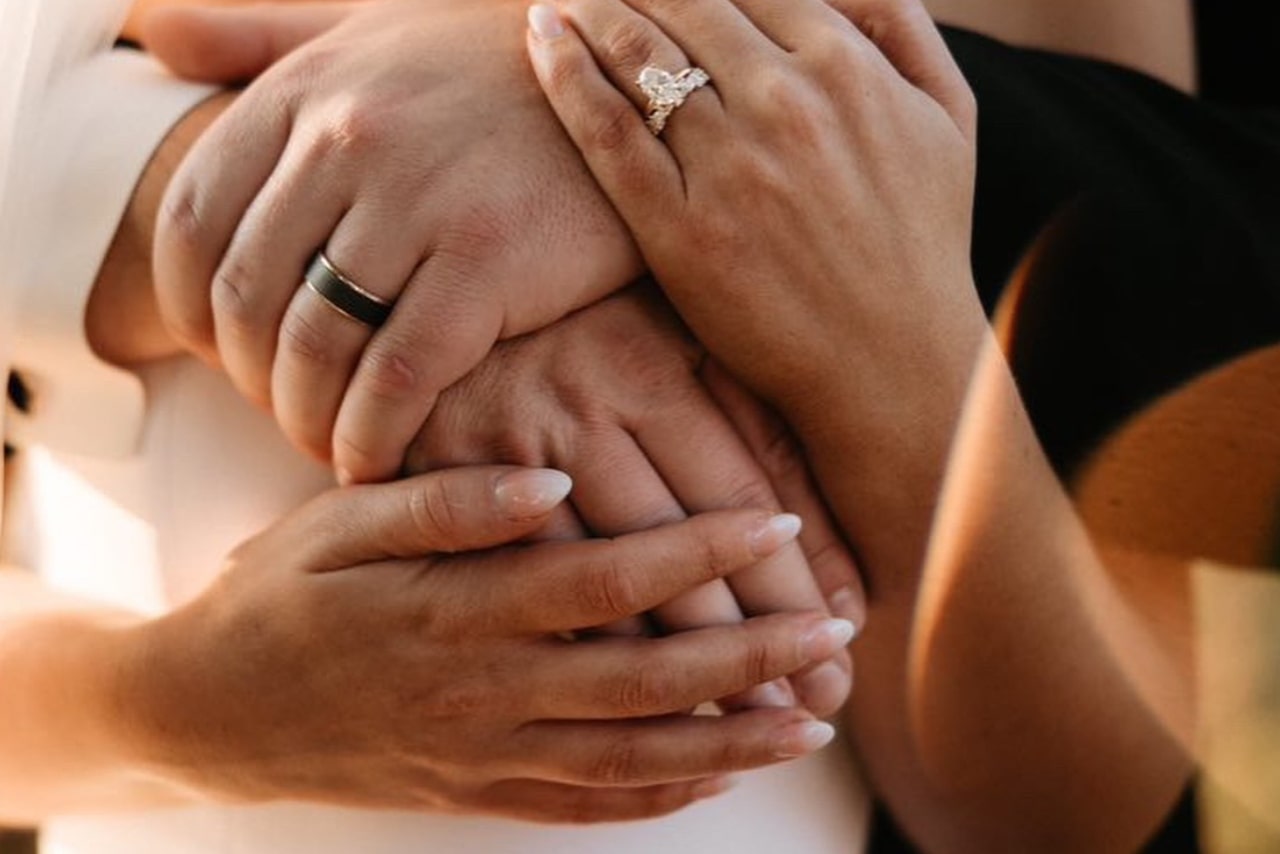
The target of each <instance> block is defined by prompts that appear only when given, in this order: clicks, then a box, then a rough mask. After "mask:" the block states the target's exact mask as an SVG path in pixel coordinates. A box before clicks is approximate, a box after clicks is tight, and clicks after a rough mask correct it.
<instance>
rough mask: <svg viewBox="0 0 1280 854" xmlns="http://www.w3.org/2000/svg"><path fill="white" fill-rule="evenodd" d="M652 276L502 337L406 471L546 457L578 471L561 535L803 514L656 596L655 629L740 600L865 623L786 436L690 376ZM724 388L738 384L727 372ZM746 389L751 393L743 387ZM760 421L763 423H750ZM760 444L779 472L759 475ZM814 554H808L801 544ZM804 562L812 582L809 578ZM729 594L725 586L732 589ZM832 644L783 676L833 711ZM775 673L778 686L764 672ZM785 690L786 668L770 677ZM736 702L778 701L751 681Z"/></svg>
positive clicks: (759, 608)
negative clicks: (776, 534)
mask: <svg viewBox="0 0 1280 854" xmlns="http://www.w3.org/2000/svg"><path fill="white" fill-rule="evenodd" d="M653 290H654V289H652V288H651V287H644V286H636V287H632V288H630V289H628V290H627V291H625V292H623V293H622V294H618V295H615V296H613V297H610V298H608V299H606V300H604V301H603V302H601V303H599V304H597V305H594V306H591V307H590V308H587V309H584V310H582V311H580V312H577V313H576V314H573V315H571V316H570V317H568V318H566V319H564V320H562V321H560V322H558V323H556V324H555V325H553V326H551V327H548V328H547V329H544V330H542V331H541V332H538V333H536V334H533V335H529V336H523V337H521V338H518V339H514V340H512V341H507V342H504V343H502V344H500V345H498V347H496V348H495V349H494V351H493V353H491V354H490V356H489V358H487V359H486V360H485V361H484V362H483V363H482V364H481V365H480V367H479V368H477V369H476V370H475V371H473V372H472V373H470V374H469V375H468V376H467V377H466V378H465V379H463V380H462V381H461V382H460V383H458V384H457V385H455V386H453V387H452V388H450V389H448V390H447V391H446V392H445V393H444V394H443V395H441V397H440V401H439V403H438V404H437V405H436V409H435V411H434V412H433V414H432V416H431V418H430V419H429V420H428V422H427V424H426V426H425V427H424V428H423V430H422V432H421V433H420V434H419V435H418V437H417V439H416V440H415V441H414V444H413V445H412V446H411V447H410V450H409V455H408V457H407V459H406V464H407V466H408V468H409V469H410V470H412V471H429V470H432V469H437V468H441V467H446V466H454V465H459V464H464V463H477V462H486V463H494V462H497V463H512V464H518V465H534V466H553V467H556V468H559V469H561V470H562V471H565V472H567V473H568V474H570V475H571V476H572V477H573V479H574V484H575V487H574V498H573V506H574V508H575V509H576V511H577V512H576V519H574V518H570V519H562V520H560V525H559V527H560V535H561V536H570V537H572V536H582V534H583V526H584V525H585V529H586V530H588V531H590V532H591V533H592V534H595V535H597V536H616V535H620V534H625V533H630V532H633V531H641V530H647V529H650V528H653V527H655V526H658V525H662V524H665V523H670V522H673V521H677V520H680V519H683V518H685V516H686V514H694V513H699V512H703V511H707V510H713V509H717V510H718V509H726V508H738V507H743V508H747V507H749V508H753V509H760V510H769V511H773V512H777V511H780V510H781V509H782V507H783V506H784V505H783V504H782V503H780V501H779V495H778V494H776V493H775V485H776V486H777V488H778V489H779V491H783V490H785V497H786V499H787V503H786V505H785V506H786V507H787V508H788V509H789V510H792V511H794V512H800V513H803V514H804V519H805V526H804V530H803V533H802V534H801V543H800V545H801V546H802V547H803V548H804V551H802V550H801V548H798V547H796V546H794V545H789V546H786V547H784V548H783V549H782V550H780V551H779V552H778V553H777V554H776V555H774V556H773V557H771V558H769V559H767V560H764V561H761V562H760V563H759V564H757V565H756V566H753V567H750V568H748V569H745V570H743V571H741V572H738V573H734V574H733V575H732V576H730V577H729V579H728V580H727V584H726V582H722V581H717V582H714V583H712V584H710V585H707V586H705V587H703V588H701V589H699V590H697V591H693V592H692V593H689V594H686V595H683V596H681V597H679V598H678V599H676V600H674V601H671V602H668V603H665V604H663V605H662V606H660V607H658V608H657V609H656V610H655V612H654V616H656V618H657V620H658V623H659V624H660V626H661V628H663V629H664V630H666V631H672V632H674V631H681V630H686V629H693V628H701V627H705V626H709V625H717V624H726V623H736V622H738V621H740V620H741V619H743V614H744V613H745V614H748V615H761V614H772V613H776V612H779V611H812V610H818V611H821V610H825V609H826V608H827V601H828V600H830V601H833V602H834V603H835V604H836V605H838V606H840V608H841V610H840V611H838V612H837V615H838V616H841V617H847V618H849V619H851V620H853V621H854V622H855V624H857V625H861V624H862V622H863V621H864V619H865V614H864V608H865V602H864V598H863V595H862V588H861V585H860V584H859V581H858V576H857V572H856V570H855V568H854V564H853V560H852V558H851V557H850V555H849V552H848V550H847V549H846V548H845V547H844V544H843V542H842V541H841V538H840V536H839V534H838V533H836V531H835V528H834V525H833V523H832V522H831V520H830V518H829V516H828V514H827V511H826V508H825V506H824V505H823V503H822V500H821V498H819V497H818V495H817V492H816V489H815V488H814V486H813V484H812V482H811V481H810V479H809V477H808V470H807V468H806V467H805V464H804V460H803V458H802V457H801V455H800V453H799V451H798V450H797V448H796V447H795V445H794V444H793V443H791V442H789V441H787V440H786V439H785V437H782V436H779V434H777V433H774V434H772V435H769V434H767V433H766V434H765V435H766V438H763V439H762V440H761V441H760V443H759V444H758V445H757V446H756V448H761V449H767V450H762V451H761V453H760V458H757V456H756V454H755V453H754V451H755V450H756V448H753V447H752V446H751V445H750V444H749V443H747V442H745V441H744V440H743V438H742V436H741V435H740V434H739V431H738V430H737V429H735V425H734V423H732V422H731V421H730V420H729V419H728V418H727V417H726V415H725V413H724V412H723V411H722V410H721V407H720V406H718V405H717V401H716V400H715V399H714V398H713V397H712V395H711V393H710V392H709V391H708V389H707V388H706V387H705V386H704V385H703V383H702V382H701V381H700V379H699V376H698V371H699V366H700V365H702V363H703V361H704V359H703V354H702V351H701V348H699V347H698V346H697V345H696V344H695V343H694V342H692V341H691V340H690V339H689V338H688V337H687V335H686V334H685V333H684V330H683V329H682V327H681V326H680V324H679V321H678V320H676V319H675V318H674V316H673V315H672V313H671V311H670V309H669V307H668V306H667V305H666V302H665V300H663V299H662V298H661V296H660V295H658V294H655V293H654V292H653ZM717 388H722V389H723V394H724V395H725V396H726V397H728V396H732V395H733V391H732V389H730V388H727V387H725V384H724V383H718V384H717ZM743 398H746V399H745V400H744V399H743ZM733 402H734V404H735V405H734V408H733V411H734V412H735V413H736V414H737V415H738V418H739V419H740V420H744V421H747V420H750V421H751V422H752V425H756V424H759V423H760V421H761V418H760V417H759V416H758V415H757V414H756V413H758V410H759V405H758V404H755V405H754V406H752V403H753V402H752V401H751V400H750V398H749V397H748V396H745V395H742V394H741V393H740V392H739V394H738V396H737V397H736V398H734V401H733ZM755 435H760V431H759V430H757V431H756V434H755ZM761 459H764V460H767V461H769V464H770V469H771V472H772V473H773V474H775V475H777V481H776V484H773V483H771V482H770V471H766V470H765V468H764V466H763V465H762V463H761V461H760V460H761ZM806 552H807V553H809V554H812V555H813V556H814V564H815V566H814V569H813V570H811V569H810V567H809V564H808V563H807V562H806V560H805V553H806ZM815 577H816V580H817V581H820V582H821V584H819V583H815ZM735 597H736V599H735ZM850 674H851V670H850V663H849V659H848V656H847V655H846V654H845V653H844V652H843V651H842V652H841V653H840V654H839V655H838V656H837V657H836V658H835V659H833V660H832V661H831V662H830V663H828V664H827V665H825V666H821V667H818V668H816V669H813V670H811V671H806V672H804V673H802V674H799V675H797V677H795V678H794V679H793V680H792V684H793V685H794V687H795V694H796V695H797V696H798V698H799V700H800V701H801V703H802V704H803V705H804V706H805V707H806V708H808V709H809V711H811V712H813V713H814V714H816V715H819V716H825V715H829V714H832V713H834V712H835V711H836V710H837V709H838V708H839V707H840V706H841V705H842V704H843V703H844V701H845V699H846V698H847V696H848V693H849V688H850V685H851V678H850ZM769 687H770V688H771V689H773V688H774V686H769ZM778 687H779V688H780V689H784V690H785V683H783V685H781V686H778ZM735 700H736V701H737V702H738V703H739V704H746V705H756V704H768V705H781V704H789V703H790V702H793V700H794V698H793V697H792V696H791V692H790V691H785V693H784V694H782V695H781V696H769V695H768V694H766V693H763V692H754V691H753V692H752V693H751V694H750V695H749V696H746V697H741V698H735Z"/></svg>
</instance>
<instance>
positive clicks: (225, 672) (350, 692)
mask: <svg viewBox="0 0 1280 854" xmlns="http://www.w3.org/2000/svg"><path fill="white" fill-rule="evenodd" d="M569 486H570V483H569V480H568V478H566V477H565V476H564V475H562V474H559V473H555V472H546V471H536V470H535V471H528V470H513V469H509V468H508V469H502V468H471V469H455V470H453V471H451V472H447V473H441V474H437V475H430V476H427V477H425V478H418V479H413V480H407V481H401V482H399V483H396V484H392V485H388V486H382V487H376V488H365V489H355V490H343V491H335V492H333V493H331V494H329V495H327V496H324V497H322V498H320V499H317V500H315V501H313V502H311V503H310V504H308V505H307V506H305V507H303V508H301V509H300V510H299V511H297V512H296V513H294V514H292V515H291V516H290V517H288V518H286V519H284V520H282V521H280V522H279V523H278V524H276V525H275V526H273V527H272V528H271V529H270V530H268V531H266V532H264V533H263V534H261V535H260V536H258V537H256V538H255V539H254V540H252V541H250V542H248V543H246V544H244V545H243V546H242V547H241V548H240V549H238V550H237V551H236V553H235V554H233V555H232V556H231V557H230V558H229V559H228V561H227V565H226V569H225V571H224V572H223V573H222V575H221V576H220V577H219V579H218V581H217V582H216V583H215V584H214V585H213V586H212V587H211V588H210V589H209V590H208V591H206V592H205V593H204V594H203V595H201V596H200V597H199V598H198V599H196V600H195V601H194V602H192V603H191V604H190V605H187V606H185V607H183V608H181V609H180V610H178V611H175V612H173V613H171V614H169V615H166V616H164V617H161V618H159V619H154V620H140V619H136V618H132V617H129V616H128V615H124V614H116V613H110V612H106V611H103V610H101V609H97V608H92V607H91V608H88V609H86V610H80V609H78V608H76V607H74V606H71V605H70V604H69V603H68V602H67V601H65V600H64V601H54V600H52V599H50V598H49V597H48V596H47V595H46V594H44V593H41V592H38V591H33V590H32V589H30V588H26V589H19V588H17V587H15V586H13V585H8V582H7V581H6V585H7V590H6V592H11V591H16V592H17V593H19V594H21V595H22V596H23V599H24V601H20V602H15V603H14V605H13V607H11V608H6V610H5V612H4V613H3V614H2V615H0V664H3V666H4V672H5V677H6V678H5V685H4V687H5V690H4V692H3V693H0V748H3V749H0V804H3V813H0V820H4V821H14V822H19V823H23V822H34V821H39V820H40V819H42V818H43V817H45V816H47V815H50V814H55V813H62V812H92V811H103V810H115V809H137V808H146V807H155V806H159V805H163V804H167V803H178V802H181V801H183V800H191V799H194V800H214V801H222V802H237V803H246V802H247V803H261V802H267V801H274V800H280V799H290V800H312V801H320V802H329V803H336V804H345V805H348V806H366V807H381V808H398V809H415V810H450V811H461V812H475V813H497V814H502V815H506V816H511V817H522V818H527V819H538V820H544V821H603V820H620V819H634V818H641V817H646V816H652V815H658V814H662V813H665V812H669V811H671V810H674V809H678V808H679V807H681V806H683V805H685V804H687V803H689V802H691V801H693V800H696V799H697V798H699V797H707V796H710V795H712V794H715V793H717V792H719V791H721V790H722V789H723V786H722V785H721V782H720V781H719V780H718V779H716V778H718V777H719V776H720V775H722V774H724V773H726V772H731V771H735V770H743V769H746V768H750V767H757V766H760V765H766V764H770V763H774V762H778V761H782V760H783V759H785V758H788V757H792V756H799V755H803V754H806V753H809V752H811V751H812V750H815V749H817V748H818V747H820V746H822V745H823V744H825V743H826V742H827V741H829V740H830V738H831V736H832V735H833V734H834V731H833V730H832V729H831V728H830V727H829V726H828V725H826V724H821V723H818V722H816V721H814V720H813V718H812V717H810V716H809V715H807V714H805V713H804V712H801V711H798V710H795V709H759V710H754V711H750V712H744V713H741V714H739V715H734V716H732V717H729V718H720V719H710V718H705V717H704V718H697V717H688V716H680V715H676V713H677V712H678V711H680V710H681V709H685V708H690V707H693V706H696V705H698V704H700V703H703V702H708V701H711V700H714V699H716V698H718V697H721V696H725V695H728V694H733V693H736V692H739V691H743V690H745V689H747V688H749V687H751V686H752V685H754V684H758V683H760V682H767V681H770V680H773V679H777V678H781V677H784V676H786V675H788V674H790V673H792V672H795V671H796V670H798V669H800V668H803V667H806V666H809V665H811V664H812V663H814V662H816V661H821V660H823V659H825V658H827V657H829V656H831V655H832V654H833V653H834V652H835V651H836V650H838V649H840V648H841V646H842V645H843V644H844V643H846V642H847V641H848V639H849V636H850V634H851V631H852V627H851V626H849V625H848V624H847V623H844V622H841V621H832V620H828V619H824V618H823V617H821V616H820V615H816V614H807V615H806V614H790V615H775V616H772V617H765V618H759V619H756V620H752V621H750V622H749V623H747V624H744V625H743V626H741V627H726V628H720V629H708V630H704V631H703V632H699V633H689V634H686V635H683V636H682V637H680V638H673V639H667V640H648V639H636V638H624V639H612V640H605V639H601V640H596V641H593V642H591V643H570V642H565V641H562V640H557V638H558V637H560V636H562V635H563V634H564V633H566V632H572V631H574V630H577V629H582V628H585V627H588V626H592V625H596V624H599V623H603V622H608V621H610V620H615V619H622V618H627V617H632V616H634V615H635V614H637V613H639V612H641V611H644V610H647V609H648V608H650V607H653V605H655V604H657V603H658V602H660V601H663V600H665V599H667V598H670V597H671V596H672V595H675V594H676V593H677V592H679V591H680V590H684V589H688V588H690V587H692V586H695V585H697V584H699V583H705V582H706V581H708V580H710V579H712V578H715V577H719V576H721V575H723V574H726V573H729V572H733V571H735V570H737V569H741V568H743V567H745V566H748V565H749V564H751V563H753V562H755V561H757V560H759V559H760V558H763V557H766V556H768V555H769V554H772V553H773V552H774V551H776V550H777V549H778V548H780V547H782V546H783V545H785V544H786V542H787V541H788V540H789V538H790V537H791V536H793V533H794V532H793V531H789V530H788V528H787V526H786V525H780V524H779V520H777V519H774V518H771V517H770V516H768V514H761V513H758V512H751V511H740V512H736V513H735V512H729V513H721V514H711V515H707V516H703V517H700V518H698V519H695V520H690V521H688V522H685V523H681V524H677V525H673V526H667V527H665V528H663V529H660V530H654V531H650V532H646V533H643V534H637V535H633V536H630V537H623V538H619V539H617V540H613V541H609V542H600V541H597V542H579V543H571V544H565V543H548V544H542V545H529V546H509V547H508V548H505V549H497V548H495V547H496V546H499V545H503V544H510V543H512V542H514V541H517V540H520V539H522V538H524V537H527V536H528V535H529V534H531V533H533V532H534V531H536V530H537V529H538V528H540V527H541V526H542V525H543V524H544V523H545V522H546V520H547V518H548V516H549V514H550V513H551V512H552V511H553V510H554V509H555V507H556V506H557V505H558V504H559V503H560V502H561V501H562V500H563V499H564V497H565V496H566V495H567V493H568V491H569ZM486 549H488V551H484V550H486ZM463 552H472V554H461V553H463ZM617 567H627V568H628V569H635V570H637V571H636V573H635V574H634V576H628V577H626V578H621V577H619V576H618V574H617ZM463 602H466V603H470V606H460V604H459V603H463ZM440 603H447V607H445V608H441V607H440ZM316 660H323V661H325V662H326V666H325V667H324V668H319V669H316V668H307V667H299V666H298V663H299V662H306V661H316ZM285 673H287V674H289V677H290V678H289V679H287V680H282V679H281V674H285ZM620 745H625V755H624V754H623V752H621V751H620V748H619V746H620Z"/></svg>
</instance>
